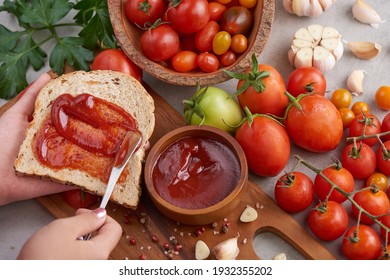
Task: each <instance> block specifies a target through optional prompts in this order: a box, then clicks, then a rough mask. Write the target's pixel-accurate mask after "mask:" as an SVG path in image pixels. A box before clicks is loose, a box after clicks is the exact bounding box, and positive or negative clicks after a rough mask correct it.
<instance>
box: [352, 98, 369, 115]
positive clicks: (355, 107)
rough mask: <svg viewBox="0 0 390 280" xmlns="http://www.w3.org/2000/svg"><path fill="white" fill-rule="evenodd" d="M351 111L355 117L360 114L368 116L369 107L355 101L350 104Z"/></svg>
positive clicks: (362, 102)
mask: <svg viewBox="0 0 390 280" xmlns="http://www.w3.org/2000/svg"><path fill="white" fill-rule="evenodd" d="M351 109H352V111H353V112H354V113H355V116H357V115H360V114H363V113H364V114H368V113H370V107H369V106H368V104H367V103H366V102H364V101H357V102H355V103H353V104H352V108H351Z"/></svg>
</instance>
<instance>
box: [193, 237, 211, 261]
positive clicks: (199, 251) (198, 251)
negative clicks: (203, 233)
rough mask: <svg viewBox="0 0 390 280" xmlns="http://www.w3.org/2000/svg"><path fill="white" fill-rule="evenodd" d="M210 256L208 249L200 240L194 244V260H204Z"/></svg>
mask: <svg viewBox="0 0 390 280" xmlns="http://www.w3.org/2000/svg"><path fill="white" fill-rule="evenodd" d="M209 256H210V249H209V247H208V246H207V244H206V243H204V242H203V241H202V240H198V241H197V242H196V244H195V259H197V260H205V259H207V258H208V257H209Z"/></svg>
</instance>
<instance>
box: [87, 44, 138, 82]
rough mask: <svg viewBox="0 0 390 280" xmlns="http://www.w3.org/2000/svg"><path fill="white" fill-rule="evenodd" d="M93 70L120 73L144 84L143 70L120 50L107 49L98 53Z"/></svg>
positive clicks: (92, 66) (93, 63)
mask: <svg viewBox="0 0 390 280" xmlns="http://www.w3.org/2000/svg"><path fill="white" fill-rule="evenodd" d="M91 69H92V70H113V71H119V72H122V73H126V74H129V75H130V76H132V77H134V78H136V79H137V80H138V81H139V82H142V69H141V68H139V67H138V66H137V65H136V64H135V63H134V62H133V61H131V60H130V59H129V58H128V57H127V55H126V54H125V53H124V52H123V51H122V50H119V49H106V50H103V51H101V52H100V53H98V54H97V55H96V57H95V59H94V60H93V62H92V65H91Z"/></svg>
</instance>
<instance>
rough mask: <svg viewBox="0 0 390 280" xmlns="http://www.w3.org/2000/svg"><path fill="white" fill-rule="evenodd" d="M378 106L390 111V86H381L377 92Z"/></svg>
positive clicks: (376, 100)
mask: <svg viewBox="0 0 390 280" xmlns="http://www.w3.org/2000/svg"><path fill="white" fill-rule="evenodd" d="M375 102H376V105H377V106H378V107H379V108H380V109H382V110H390V86H381V87H379V88H378V89H377V90H376V92H375Z"/></svg>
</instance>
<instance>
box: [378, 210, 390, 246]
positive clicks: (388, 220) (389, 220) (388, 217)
mask: <svg viewBox="0 0 390 280" xmlns="http://www.w3.org/2000/svg"><path fill="white" fill-rule="evenodd" d="M380 221H381V222H382V224H384V225H385V226H386V227H388V228H390V214H389V215H386V216H384V217H382V218H381V219H380ZM381 236H382V238H383V239H384V240H386V230H385V229H384V228H382V227H381ZM387 239H388V240H389V241H390V232H387Z"/></svg>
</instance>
